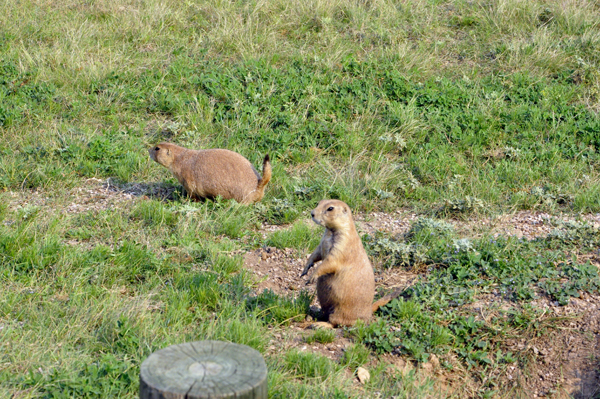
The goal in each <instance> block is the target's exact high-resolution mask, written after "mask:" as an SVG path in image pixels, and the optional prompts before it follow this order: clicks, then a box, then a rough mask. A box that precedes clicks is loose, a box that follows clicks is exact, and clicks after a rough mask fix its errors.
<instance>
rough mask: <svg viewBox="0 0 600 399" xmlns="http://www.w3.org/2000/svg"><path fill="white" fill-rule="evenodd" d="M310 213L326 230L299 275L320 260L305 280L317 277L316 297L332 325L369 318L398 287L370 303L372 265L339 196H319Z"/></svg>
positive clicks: (371, 299)
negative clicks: (320, 199)
mask: <svg viewBox="0 0 600 399" xmlns="http://www.w3.org/2000/svg"><path fill="white" fill-rule="evenodd" d="M311 216H312V219H313V221H314V222H315V223H317V224H318V225H321V226H323V227H325V234H324V235H323V238H322V239H321V243H320V244H319V246H318V247H317V249H316V250H315V251H314V252H313V253H312V254H311V255H310V257H309V258H308V261H307V263H306V267H305V268H304V270H303V271H302V274H301V276H304V275H306V273H307V272H308V270H309V269H310V268H311V267H312V266H314V264H315V262H318V261H320V260H322V262H321V264H320V265H319V266H317V267H316V268H315V270H314V272H313V274H312V275H311V277H310V279H309V280H308V282H307V284H310V283H312V282H314V281H315V280H316V281H317V298H318V299H319V303H320V304H321V309H322V311H323V314H324V316H325V317H327V318H328V319H329V322H330V323H331V324H332V325H333V326H334V327H336V326H339V325H342V326H351V325H353V324H354V323H355V322H356V320H358V319H361V320H364V321H369V320H370V319H371V317H372V316H373V312H374V311H376V310H377V308H379V307H380V306H383V305H385V304H386V303H388V302H389V301H391V300H392V299H393V298H395V297H397V296H398V295H399V294H400V291H396V292H394V293H392V294H390V295H387V296H385V297H383V298H381V299H380V300H378V301H377V302H375V303H373V297H374V296H375V276H374V274H373V266H371V262H370V261H369V258H368V256H367V253H366V252H365V249H364V247H363V245H362V242H361V240H360V237H359V236H358V233H357V232H356V227H355V226H354V220H353V219H352V212H351V211H350V208H349V207H348V205H346V204H345V203H344V202H342V201H338V200H322V201H321V202H319V204H318V205H317V207H316V208H315V209H314V210H313V211H312V212H311Z"/></svg>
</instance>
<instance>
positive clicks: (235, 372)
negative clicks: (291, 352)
mask: <svg viewBox="0 0 600 399" xmlns="http://www.w3.org/2000/svg"><path fill="white" fill-rule="evenodd" d="M163 398H164V399H209V398H210V399H221V398H239V399H246V398H248V399H266V398H267V366H266V364H265V361H264V359H263V357H262V355H261V354H260V352H258V351H257V350H254V349H252V348H250V347H248V346H246V345H238V344H232V343H229V342H223V341H197V342H189V343H185V344H181V345H172V346H169V347H167V348H165V349H161V350H159V351H156V352H154V353H153V354H152V355H150V356H149V357H148V358H147V359H146V360H144V362H143V363H142V367H141V369H140V399H163Z"/></svg>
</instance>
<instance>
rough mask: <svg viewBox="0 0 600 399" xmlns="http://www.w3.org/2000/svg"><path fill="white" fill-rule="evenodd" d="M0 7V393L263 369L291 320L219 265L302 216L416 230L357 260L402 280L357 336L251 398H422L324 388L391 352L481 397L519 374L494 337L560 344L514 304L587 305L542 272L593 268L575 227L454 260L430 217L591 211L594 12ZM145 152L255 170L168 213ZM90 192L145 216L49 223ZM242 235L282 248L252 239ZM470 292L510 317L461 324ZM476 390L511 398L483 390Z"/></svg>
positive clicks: (159, 176)
mask: <svg viewBox="0 0 600 399" xmlns="http://www.w3.org/2000/svg"><path fill="white" fill-rule="evenodd" d="M1 8H2V10H3V12H2V13H0V27H1V28H0V142H1V143H2V145H0V285H1V286H2V287H3V289H2V295H1V296H0V396H2V397H4V396H6V397H11V395H13V394H15V393H18V395H19V396H18V397H19V398H53V397H82V398H83V397H89V398H93V397H123V398H133V397H136V396H137V389H138V385H137V384H138V378H137V374H138V372H139V364H140V362H141V361H142V360H143V359H144V358H145V357H147V356H148V355H149V354H150V353H152V352H153V351H155V350H157V349H160V348H163V347H165V346H167V345H170V344H175V343H180V342H184V341H191V340H196V339H199V338H211V339H224V340H228V341H233V342H238V343H244V344H248V345H250V346H252V347H254V348H256V349H258V350H260V351H263V353H264V352H265V351H266V348H268V347H269V345H270V340H271V339H272V332H273V330H274V329H280V328H284V329H285V328H288V327H289V325H290V324H291V323H294V322H296V321H299V320H302V319H304V317H305V316H306V314H307V312H308V305H309V303H310V299H311V298H310V297H309V296H307V295H305V294H302V295H298V296H295V297H292V296H289V297H288V296H280V295H276V294H274V293H273V292H270V291H265V292H263V293H259V294H257V295H253V294H252V293H251V290H250V287H251V286H252V284H253V281H252V279H251V276H250V275H249V273H248V272H247V271H245V270H244V269H243V258H242V254H243V253H244V251H246V250H249V249H254V248H256V247H258V246H261V245H269V246H275V247H277V248H294V249H296V250H297V251H299V254H301V253H306V252H309V251H312V250H313V249H314V247H315V246H316V245H317V243H318V240H319V238H320V236H321V231H320V228H318V227H316V226H313V225H310V224H309V225H306V224H304V223H302V222H300V221H298V219H300V218H301V217H303V216H306V215H307V212H308V211H309V210H310V209H312V208H314V206H315V205H316V204H317V202H318V201H319V200H321V199H323V198H339V199H341V200H344V201H346V202H347V203H348V204H349V205H350V206H351V207H352V209H353V210H354V211H355V212H358V211H365V212H370V211H375V210H377V211H394V210H397V209H399V208H404V207H409V208H411V209H413V210H414V211H415V212H417V213H420V214H424V215H426V216H427V218H425V217H423V218H421V219H420V220H419V222H417V223H416V224H414V225H413V228H412V230H411V233H410V234H409V235H407V236H406V237H404V238H402V239H398V238H395V237H390V236H386V235H384V234H376V235H374V236H372V237H365V240H364V241H365V245H366V247H367V249H368V251H369V254H370V256H371V257H372V259H373V260H374V261H375V262H376V264H377V265H378V266H380V267H383V268H387V267H392V268H399V267H400V268H407V269H409V270H411V271H416V272H419V273H420V279H419V280H418V281H417V282H416V284H415V285H414V286H413V287H411V288H410V289H408V290H406V291H405V292H404V293H403V295H402V297H401V298H400V299H398V300H397V301H395V302H392V303H390V304H389V305H388V306H387V307H385V308H384V309H382V310H381V311H380V313H379V316H378V317H379V319H378V320H379V321H377V322H375V323H373V324H371V325H370V326H358V327H356V328H354V329H350V330H349V331H347V336H348V337H350V339H352V340H353V346H351V347H350V348H349V349H348V350H347V351H346V352H345V354H344V357H343V359H341V360H340V361H339V362H334V361H330V360H328V359H325V358H323V357H320V356H318V355H315V354H312V353H303V352H294V351H284V353H282V354H281V355H280V356H269V357H267V362H268V365H269V370H270V375H269V379H270V382H269V383H270V387H271V389H270V396H271V397H275V398H277V397H281V398H287V397H296V398H303V397H319V396H322V397H332V398H346V397H357V398H358V397H365V395H366V396H369V395H370V396H375V395H380V396H382V397H392V396H394V397H401V398H402V397H405V398H415V397H417V398H418V397H431V396H436V395H438V396H443V395H441V394H439V392H437V391H436V389H437V387H436V386H435V385H434V381H433V380H432V379H427V378H423V377H422V376H420V375H419V373H418V372H411V373H408V374H394V373H395V372H394V371H393V370H390V369H387V368H386V367H384V366H383V365H379V366H372V365H369V366H368V367H369V371H370V372H371V381H370V382H369V383H368V384H366V385H365V386H361V387H357V386H355V385H353V382H352V379H351V378H350V377H348V375H349V373H352V372H354V369H355V368H356V367H358V365H365V364H368V362H369V361H371V360H374V361H375V363H374V364H379V363H377V361H378V360H377V359H378V356H380V353H382V352H390V351H393V352H394V353H396V354H397V353H401V354H402V355H403V356H405V357H406V358H408V359H412V361H415V362H424V361H426V360H428V359H429V357H430V356H431V354H436V355H439V356H444V354H449V353H450V354H454V355H455V356H456V357H457V358H458V359H459V361H460V362H462V363H461V364H462V365H464V366H465V367H467V368H469V370H473V371H472V373H481V372H483V373H486V372H488V374H490V375H492V374H494V372H495V371H494V370H496V371H497V370H499V369H501V368H502V367H505V366H506V365H507V364H512V363H513V362H518V363H519V362H523V359H521V358H519V356H518V355H517V354H514V353H509V352H510V351H508V350H507V349H506V348H505V347H504V346H503V345H502V342H503V339H504V338H505V337H506V336H509V335H510V336H519V337H525V338H529V337H533V336H535V335H536V334H542V333H543V332H544V331H546V329H552V328H554V327H555V326H557V325H560V323H561V321H560V320H554V319H549V318H547V317H546V316H544V317H541V316H540V315H538V314H537V313H536V312H537V311H536V310H535V309H534V308H532V307H531V306H530V305H529V303H530V301H531V300H532V299H533V298H536V297H539V296H543V297H547V298H550V299H551V300H552V301H555V302H557V303H559V304H565V303H568V301H569V300H570V298H572V297H574V296H577V295H580V294H581V292H584V291H585V292H592V293H596V291H597V289H598V284H599V283H598V276H597V271H596V269H595V268H594V267H593V266H590V265H587V264H584V263H581V262H579V261H578V260H577V259H576V258H572V257H571V256H567V255H565V251H568V252H570V253H573V254H577V253H589V252H591V251H592V250H594V249H595V248H597V247H598V245H599V243H598V240H597V237H598V234H597V229H596V230H594V229H595V228H594V227H593V226H590V225H587V226H586V225H583V224H572V225H568V226H566V225H563V226H557V227H560V228H561V230H557V231H556V232H553V233H552V234H550V235H549V236H548V237H546V238H543V239H540V240H537V241H534V242H524V241H522V240H516V239H512V238H498V239H492V238H490V237H480V236H478V237H475V238H469V237H467V238H465V237H462V236H459V235H458V233H457V232H455V231H453V230H452V229H450V228H448V226H447V224H445V222H444V221H443V218H447V217H454V218H457V217H458V218H464V219H466V218H468V217H471V216H473V217H478V216H481V215H495V214H502V213H510V212H513V211H515V210H521V209H526V210H541V211H545V212H548V213H550V214H560V213H569V214H575V215H576V214H578V213H583V212H600V171H599V166H600V153H599V151H600V118H599V117H598V112H599V111H600V91H599V89H598V87H600V79H599V78H600V73H599V72H598V71H599V70H600V55H599V53H598V51H597V48H598V46H599V45H600V36H598V34H597V30H598V26H599V25H598V21H599V20H600V9H599V8H598V6H597V4H594V3H593V2H582V1H574V2H568V3H564V2H563V3H559V2H554V1H550V2H547V1H537V0H536V1H522V0H508V1H504V2H501V1H491V2H487V3H482V2H467V1H456V2H448V1H437V0H435V1H434V0H431V1H413V0H407V1H404V2H399V1H379V2H352V1H347V0H339V1H334V2H331V1H324V0H315V1H312V2H300V1H296V2H292V3H290V2H289V1H288V2H284V1H281V0H274V1H269V2H258V1H243V2H242V1H237V2H231V1H217V2H214V1H213V2H203V1H199V2H187V3H186V2H177V1H162V2H158V1H155V0H149V1H146V2H143V3H139V2H114V1H111V0H107V1H100V2H87V3H85V4H84V3H81V4H80V3H77V2H56V1H50V2H45V3H41V2H32V1H25V2H18V1H14V0H7V1H4V2H3V3H2V4H1ZM158 141H172V142H175V143H178V144H181V145H184V146H188V147H193V148H207V147H226V148H229V149H232V150H235V151H238V152H240V153H242V154H243V155H244V156H246V157H247V158H248V159H250V161H251V162H252V163H253V164H254V165H256V166H259V165H260V162H261V160H262V159H263V157H264V155H265V154H266V153H269V154H270V156H271V159H272V164H273V179H272V181H271V183H269V186H268V187H267V192H266V196H265V198H264V200H263V201H262V202H261V203H260V204H256V205H253V206H240V205H238V204H235V203H233V202H227V201H216V202H211V201H207V202H204V203H193V202H190V201H189V200H188V199H186V198H184V197H182V195H181V193H182V192H181V189H180V187H179V184H178V183H177V181H176V180H175V179H174V178H173V177H172V176H171V175H170V173H169V172H168V171H167V170H166V169H165V168H162V167H160V166H159V165H157V164H156V163H153V162H152V161H150V160H149V159H148V155H147V148H148V147H149V146H151V145H153V144H154V143H156V142H158ZM93 179H102V180H106V179H110V182H111V185H112V186H113V187H120V188H125V187H132V186H137V187H145V188H146V189H147V190H148V193H147V194H148V198H146V197H145V196H144V195H143V194H142V195H141V196H139V197H135V196H134V197H133V198H132V199H131V201H127V202H119V203H117V204H114V205H105V206H99V207H96V206H95V205H96V204H95V202H94V200H92V201H91V205H90V207H89V208H88V209H84V210H82V211H80V212H73V211H70V210H69V209H70V208H68V206H69V205H70V204H72V203H73V202H76V201H79V199H78V198H77V195H78V193H85V192H86V190H87V189H88V187H89V186H90V184H94V183H93V182H94V181H95V180H93ZM90 182H92V183H90ZM156 189H161V190H167V191H170V192H171V193H172V194H170V195H169V196H168V197H167V199H162V197H160V196H158V195H154V194H152V193H153V190H156ZM32 198H37V200H34V199H32ZM439 218H442V219H441V220H440V219H439ZM262 224H291V226H290V227H289V228H287V229H285V230H281V231H278V232H276V233H271V234H270V235H269V236H268V237H266V238H263V237H262V236H261V235H260V234H259V233H257V227H258V226H260V225H262ZM490 240H491V241H490ZM299 256H300V255H299ZM489 294H494V295H498V296H500V297H501V298H502V299H503V300H504V301H507V302H509V303H510V304H511V305H510V307H509V309H508V310H506V309H504V310H503V309H495V310H493V311H494V315H495V316H494V317H492V318H490V319H489V320H485V321H481V320H479V319H477V318H475V317H474V315H472V314H471V313H469V311H467V310H465V308H463V305H469V304H472V303H473V301H475V300H476V299H477V298H478V297H480V296H482V295H489ZM536 323H537V324H536ZM390 331H393V333H390ZM328 334H329V333H325V332H319V331H317V332H315V333H313V335H309V336H308V340H312V339H314V341H315V342H328V341H329V340H330V339H332V338H331V336H330V335H328ZM470 335H476V336H477V340H468V339H467V338H466V337H467V336H470ZM473 345H474V346H473ZM442 363H443V362H442ZM519 364H521V363H519ZM371 366H372V367H371ZM442 366H443V367H450V365H444V364H442ZM494 375H495V374H494ZM479 388H480V389H481V391H480V392H479V393H478V394H480V395H484V394H486V395H490V394H498V395H510V394H508V393H507V392H509V388H507V387H506V386H505V385H503V383H502V382H501V381H492V383H490V384H488V385H485V384H483V383H482V386H481V387H478V389H479Z"/></svg>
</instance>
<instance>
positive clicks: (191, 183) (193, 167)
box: [148, 143, 271, 204]
mask: <svg viewBox="0 0 600 399" xmlns="http://www.w3.org/2000/svg"><path fill="white" fill-rule="evenodd" d="M148 152H149V153H150V158H152V159H153V160H154V161H156V162H158V163H159V164H161V165H162V166H164V167H166V168H167V169H169V170H170V171H171V172H172V173H173V175H175V177H176V178H177V180H179V182H180V183H181V184H182V185H183V187H184V188H185V190H186V191H187V193H188V195H189V196H190V197H192V198H194V199H202V198H215V197H217V196H221V197H223V198H224V199H234V200H236V201H237V202H239V203H242V204H250V203H252V202H257V201H260V200H261V199H262V198H263V196H264V194H265V186H266V185H267V183H268V182H269V180H271V163H270V162H269V155H268V154H267V155H266V156H265V159H264V161H263V176H262V177H260V175H259V174H258V172H257V171H256V169H255V168H254V166H252V164H251V163H250V161H248V160H247V159H246V158H244V157H243V156H242V155H240V154H238V153H237V152H233V151H229V150H224V149H210V150H188V149H187V148H183V147H180V146H178V145H175V144H171V143H160V144H157V145H156V146H154V147H152V148H150V149H149V150H148Z"/></svg>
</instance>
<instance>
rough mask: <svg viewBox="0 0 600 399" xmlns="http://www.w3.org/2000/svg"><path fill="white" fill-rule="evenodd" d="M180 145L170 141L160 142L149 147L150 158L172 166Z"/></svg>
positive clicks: (163, 164)
mask: <svg viewBox="0 0 600 399" xmlns="http://www.w3.org/2000/svg"><path fill="white" fill-rule="evenodd" d="M179 148H180V147H179V146H176V145H175V144H170V143H160V144H157V145H155V146H154V147H151V148H149V149H148V153H149V154H150V158H152V160H153V161H155V162H158V163H159V164H161V165H162V166H164V167H166V168H169V169H170V168H171V165H172V164H173V159H174V158H175V153H176V152H177V150H178V149H179Z"/></svg>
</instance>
